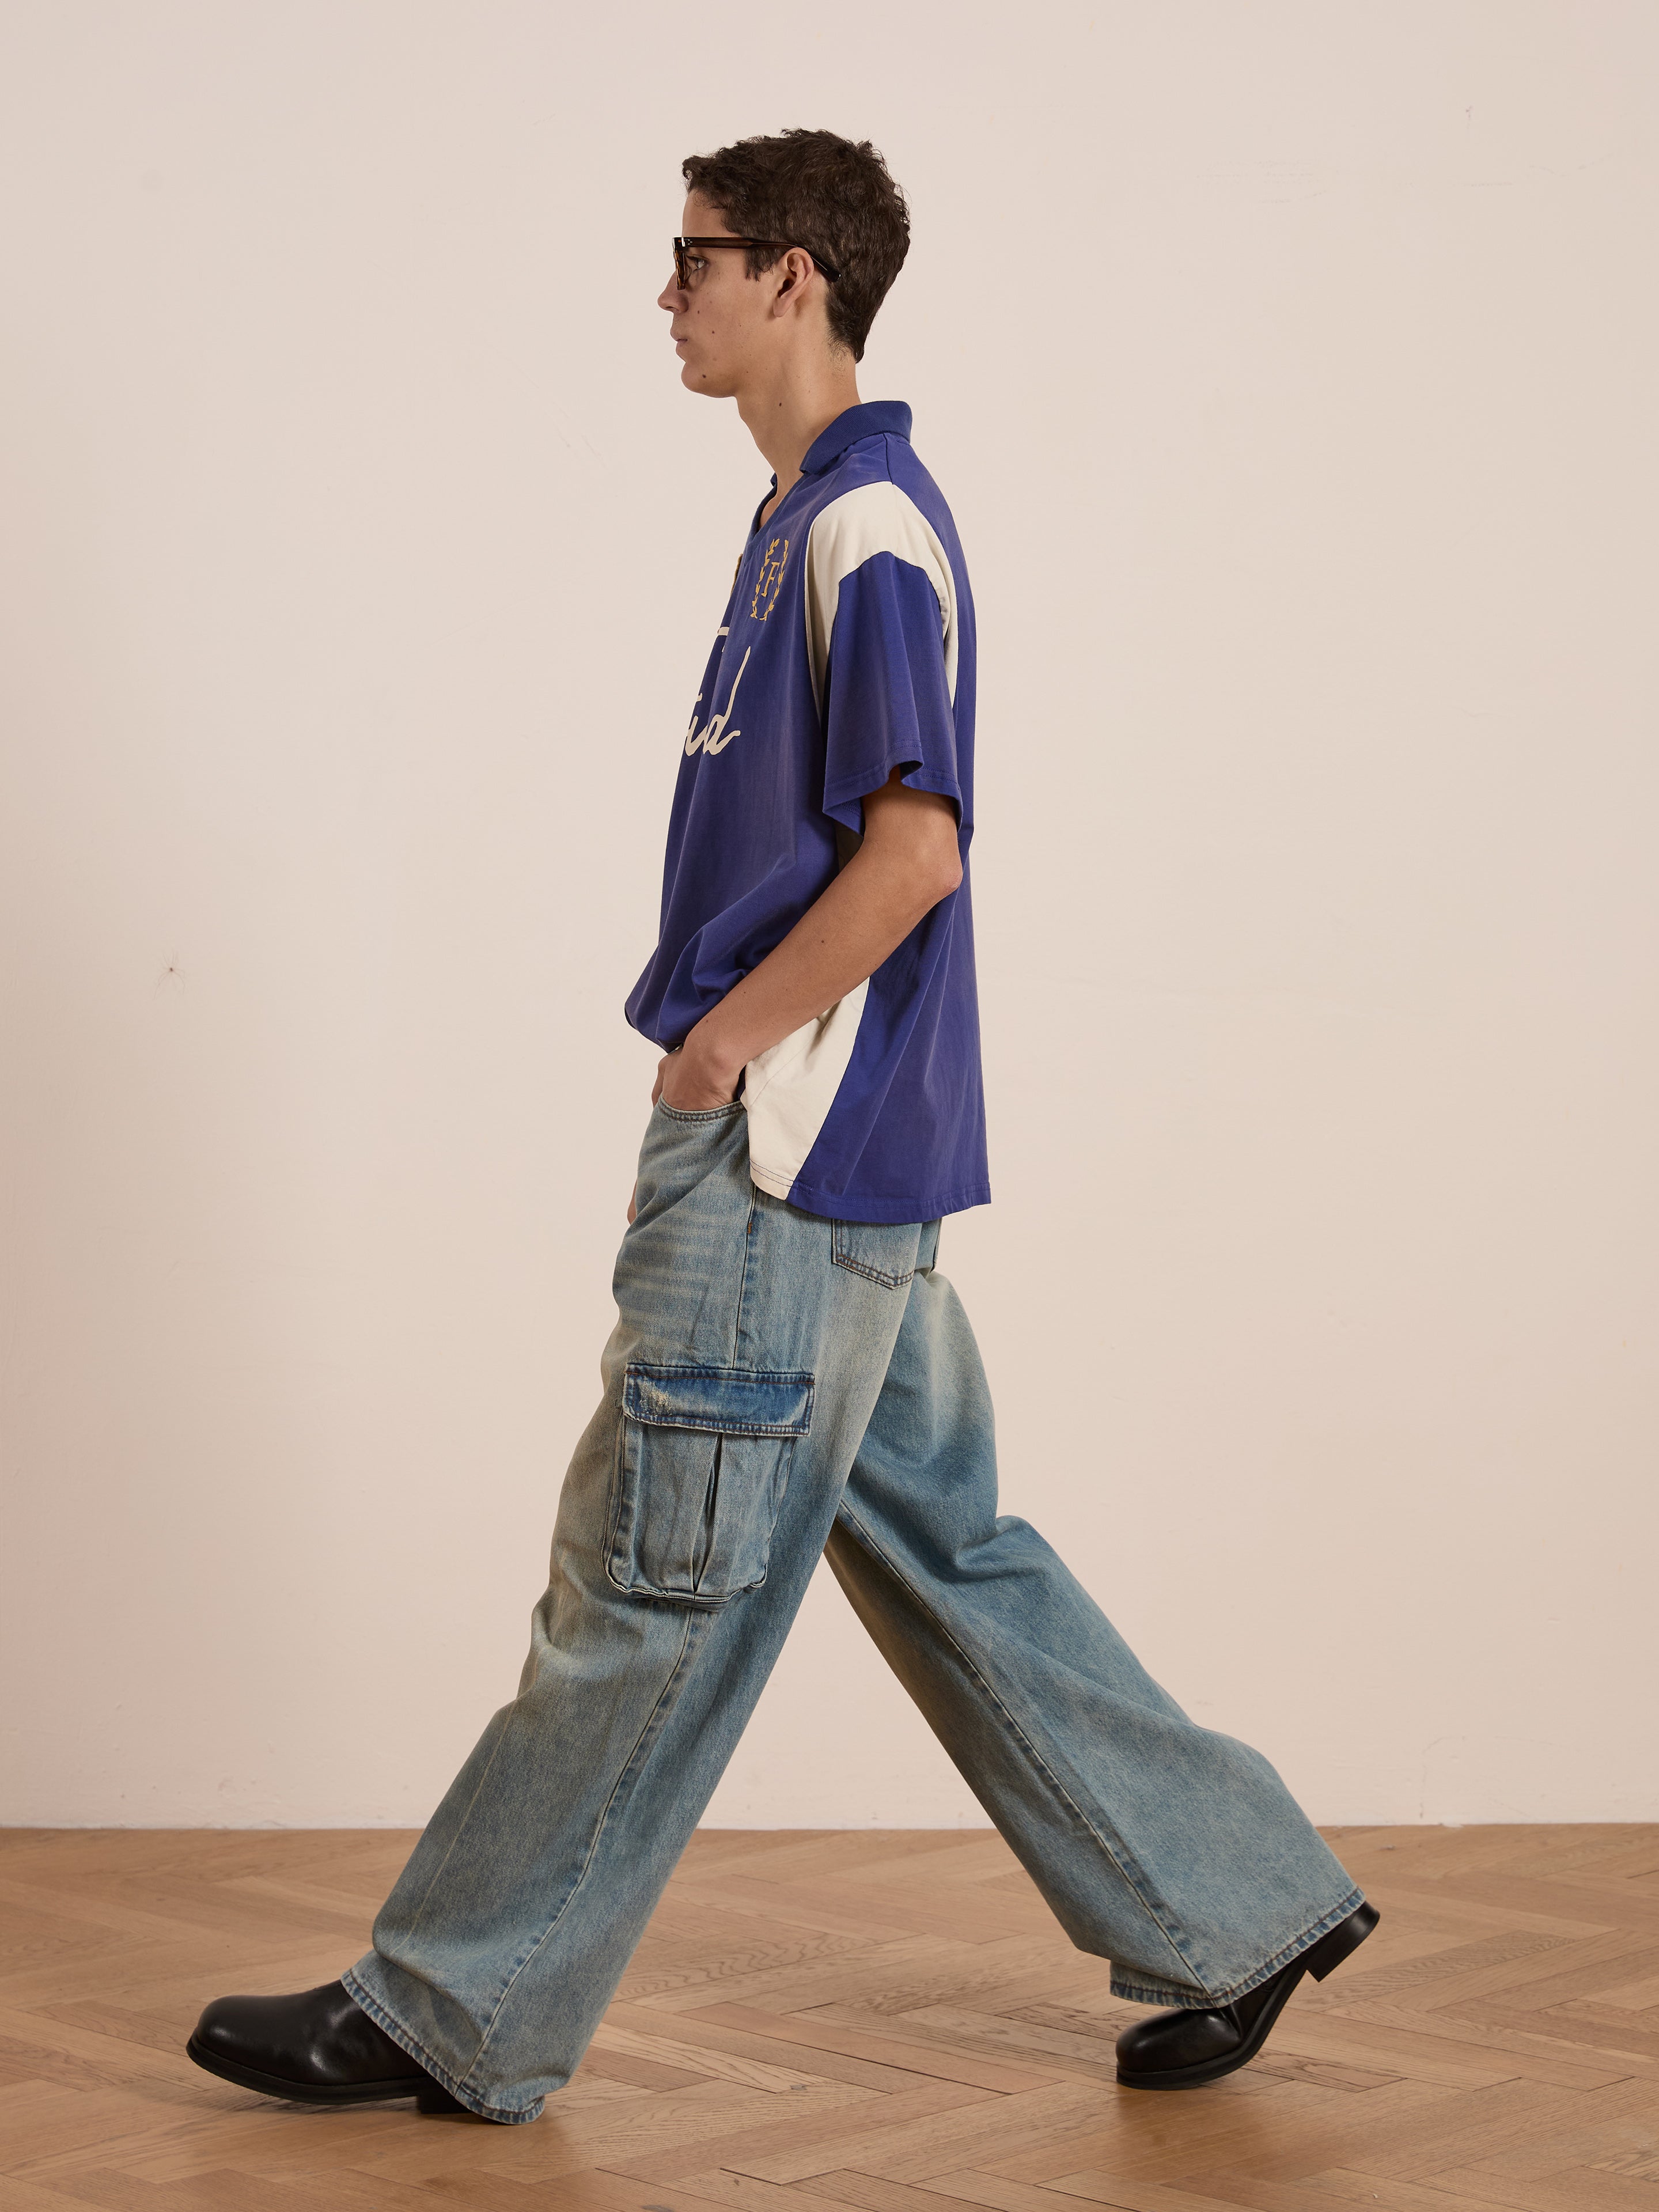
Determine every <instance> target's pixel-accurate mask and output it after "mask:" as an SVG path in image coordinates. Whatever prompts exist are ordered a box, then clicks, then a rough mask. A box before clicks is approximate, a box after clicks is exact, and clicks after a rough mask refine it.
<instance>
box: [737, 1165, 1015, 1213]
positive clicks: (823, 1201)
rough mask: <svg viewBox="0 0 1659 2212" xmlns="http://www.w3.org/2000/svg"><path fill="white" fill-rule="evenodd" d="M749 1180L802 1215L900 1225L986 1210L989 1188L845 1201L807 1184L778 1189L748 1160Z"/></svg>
mask: <svg viewBox="0 0 1659 2212" xmlns="http://www.w3.org/2000/svg"><path fill="white" fill-rule="evenodd" d="M749 1179H750V1182H757V1183H758V1184H759V1185H760V1187H761V1188H762V1189H763V1191H766V1192H768V1193H769V1194H770V1195H771V1196H772V1197H773V1198H781V1199H783V1200H787V1203H788V1204H789V1205H791V1206H798V1207H799V1209H800V1211H801V1212H803V1213H816V1214H818V1215H820V1216H822V1217H823V1218H824V1219H825V1220H828V1221H873V1222H880V1223H884V1224H890V1223H893V1222H899V1221H937V1220H939V1218H941V1217H942V1216H943V1215H945V1214H947V1213H965V1212H967V1210H968V1208H969V1206H988V1205H989V1204H990V1203H991V1186H990V1184H989V1183H988V1182H979V1183H974V1184H972V1185H970V1186H969V1188H967V1189H966V1190H959V1191H949V1192H946V1193H945V1194H944V1195H943V1196H935V1197H929V1198H893V1199H880V1198H848V1197H847V1196H845V1195H836V1194H834V1193H832V1192H829V1191H823V1190H815V1189H813V1188H812V1187H811V1184H810V1183H802V1182H793V1183H790V1184H789V1185H788V1186H787V1188H784V1189H781V1190H780V1189H779V1188H778V1182H779V1178H777V1177H776V1176H770V1175H769V1170H766V1169H764V1168H757V1167H756V1165H755V1164H754V1163H753V1161H752V1160H751V1161H750V1166H749Z"/></svg>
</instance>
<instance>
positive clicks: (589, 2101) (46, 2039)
mask: <svg viewBox="0 0 1659 2212" xmlns="http://www.w3.org/2000/svg"><path fill="white" fill-rule="evenodd" d="M1328 1833H1329V1834H1330V1837H1331V1840H1332V1842H1333V1844H1334V1846H1335V1848H1336V1850H1337V1851H1338V1853H1339V1855H1340V1857H1341V1858H1342V1859H1343V1861H1344V1862H1345V1863H1346V1865H1347V1866H1348V1868H1349V1869H1351V1870H1352V1873H1353V1875H1354V1876H1355V1879H1356V1880H1357V1881H1358V1882H1359V1883H1360V1885H1361V1887H1363V1888H1364V1890H1365V1891H1366V1893H1367V1894H1368V1895H1369V1896H1370V1897H1371V1898H1372V1899H1374V1900H1375V1901H1376V1903H1377V1904H1379V1905H1381V1906H1382V1908H1383V1921H1382V1924H1381V1926H1380V1927H1379V1928H1378V1929H1377V1931H1376V1935H1375V1936H1372V1937H1371V1939H1370V1942H1368V1943H1367V1944H1366V1946H1365V1948H1364V1950H1363V1951H1362V1952H1361V1953H1359V1954H1358V1956H1357V1957H1356V1958H1354V1959H1352V1960H1350V1961H1349V1963H1348V1964H1347V1965H1346V1966H1344V1967H1342V1968H1340V1969H1339V1970H1338V1972H1336V1973H1335V1974H1334V1976H1333V1977H1332V1978H1331V1979H1330V1980H1329V1981H1328V1982H1327V1983H1325V1984H1314V1983H1311V1982H1306V1981H1304V1983H1303V1984H1301V1985H1300V1986H1299V1988H1298V1989H1297V1993H1296V1995H1295V1996H1293V1997H1292V1998H1291V2002H1290V2005H1289V2006H1288V2008H1286V2011H1285V2015H1284V2017H1283V2018H1282V2020H1281V2021H1280V2022H1279V2026H1278V2027H1277V2028H1276V2029H1275V2031H1274V2033H1273V2038H1272V2039H1271V2041H1270V2042H1269V2044H1268V2045H1267V2049H1266V2051H1264V2052H1263V2054H1262V2056H1261V2058H1259V2059H1258V2060H1257V2061H1256V2062H1255V2064H1254V2065H1252V2066H1249V2067H1248V2068H1246V2069H1243V2070H1242V2071H1240V2072H1239V2073H1237V2074H1235V2075H1231V2076H1230V2077H1229V2078H1228V2079H1227V2080H1226V2081H1222V2082H1218V2083H1217V2084H1215V2085H1214V2086H1212V2087H1210V2088H1207V2089H1200V2090H1194V2091H1190V2092H1188V2093H1182V2094H1179V2095H1166V2096H1149V2095H1147V2094H1146V2093H1144V2092H1137V2091H1133V2090H1128V2089H1121V2088H1119V2087H1117V2086H1116V2084H1115V2081H1114V2080H1113V2063H1112V2040H1113V2038H1114V2036H1115V2034H1116V2033H1117V2030H1118V2029H1119V2027H1121V2025H1122V2024H1123V2022H1124V2021H1127V2020H1129V2019H1132V2018H1138V2017H1139V2016H1140V2015H1139V2010H1138V2008H1132V2007H1129V2006H1127V2005H1121V2004H1119V2003H1118V2002H1115V2000H1114V1999H1113V1997H1112V1996H1111V1995H1110V1994H1109V1990H1108V1988H1107V1975H1108V1969H1107V1966H1106V1965H1105V1962H1104V1961H1103V1960H1099V1959H1091V1958H1087V1957H1085V1956H1084V1955H1083V1954H1081V1953H1079V1952H1077V1951H1074V1950H1073V1948H1071V1946H1070V1944H1069V1943H1068V1942H1066V1939H1065V1937H1064V1936H1062V1935H1061V1934H1060V1930H1059V1929H1058V1928H1057V1927H1056V1926H1055V1924H1054V1922H1053V1921H1052V1920H1051V1919H1050V1917H1049V1916H1048V1912H1047V1911H1045V1909H1044V1908H1043V1906H1042V1904H1041V1903H1040V1902H1039V1900H1038V1899H1037V1897H1036V1893H1035V1892H1034V1891H1033V1889H1032V1888H1031V1886H1030V1882H1029V1881H1028V1880H1027V1879H1026V1877H1025V1875H1024V1874H1023V1873H1022V1872H1021V1871H1020V1869H1019V1868H1018V1866H1017V1865H1016V1864H1015V1863H1014V1862H1013V1860H1012V1858H1011V1857H1010V1856H1009V1854H1008V1852H1007V1850H1006V1848H1005V1847H1004V1845H1003V1844H1002V1843H1001V1842H1000V1840H999V1839H998V1838H996V1837H995V1836H994V1835H991V1834H989V1833H982V1832H977V1831H975V1832H966V1833H963V1832H949V1833H909V1832H897V1833H896V1832H890V1831H889V1832H877V1833H869V1832H860V1833H854V1834H847V1833H836V1834H809V1833H802V1832H799V1831H788V1832H781V1833H768V1834H744V1833H733V1832H718V1831H717V1832H710V1833H706V1834H703V1835H701V1836H699V1837H698V1838H696V1841H695V1843H694V1844H693V1845H692V1848H691V1850H690V1852H689V1853H688V1854H687V1857H686V1858H685V1860H684V1863H683V1864H682V1866H681V1868H680V1870H679V1872H678V1875H677V1876H676V1878H675V1880H674V1882H673V1884H672V1886H671V1888H670V1890H669V1892H668V1893H667V1896H666V1897H665V1899H664V1902H663V1904H662V1906H661V1908H660V1910H659V1912H658V1914H657V1917H656V1919H655V1921H654V1922H653V1925H652V1927H651V1929H650V1932H649V1934H648V1935H647V1938H646V1941H645V1942H644V1944H643V1945H642V1946H641V1949H640V1951H639V1953H638V1954H637V1955H636V1957H635V1960H634V1963H633V1966H632V1968H631V1970H630V1972H629V1977H628V1980H627V1982H626V1984H624V1986H623V1990H622V1991H621V1993H620V1995H619V1996H618V1999H617V2002H616V2003H615V2004H614V2005H613V2006H612V2008H611V2013H610V2015H609V2017H608V2019H607V2020H606V2021H605V2025H604V2026H603V2027H601V2028H600V2030H599V2035H598V2037H597V2039H596V2040H595V2042H594V2043H593V2045H592V2048H591V2050H590V2051H589V2053H588V2056H587V2057H586V2061H585V2062H584V2063H583V2066H582V2068H581V2070H580V2074H579V2075H578V2076H577V2078H576V2079H575V2081H573V2082H572V2083H571V2084H570V2086H569V2087H568V2088H567V2089H565V2090H563V2091H562V2092H561V2093H560V2094H559V2095H558V2096H557V2097H556V2098H554V2099H551V2100H550V2101H549V2104H548V2107H547V2111H546V2112H545V2114H544V2117H543V2118H542V2119H541V2120H540V2121H538V2123H536V2124H534V2125H532V2126H528V2127H519V2128H501V2127H492V2126H490V2125H489V2124H488V2123H486V2122H481V2121H477V2120H474V2119H472V2118H459V2119H457V2118H425V2119H423V2118H419V2117H418V2116H417V2115H416V2112H415V2110H414V2107H413V2106H409V2105H398V2106H392V2107H389V2108H381V2109H379V2110H375V2109H374V2108H369V2109H368V2110H360V2111H356V2112H327V2111H322V2112H319V2111H316V2110H314V2109H312V2108H308V2107H306V2106H291V2105H281V2104H276V2103H273V2102H271V2101H270V2100H266V2099H264V2098H261V2097H258V2096H254V2095H251V2094H249V2093H245V2092H243V2091H241V2090H239V2089H235V2088H233V2087H230V2086H229V2084H228V2083H224V2082H221V2081H215V2080H214V2079H212V2078H211V2077H210V2076H209V2075H205V2074H203V2073H200V2072H198V2071H197V2069H196V2068H195V2067H194V2066H192V2065H191V2063H190V2062H189V2061H188V2060H187V2059H186V2058H185V2055H184V2051H183V2049H182V2045H183V2041H184V2038H185V2033H186V2032H187V2031H188V2029H189V2027H190V2026H191V2023H192V2021H194V2019H195V2017H196V2015H197V2011H198V2010H199V2009H200V2008H201V2006H202V2005H203V2003H204V2002H205V2001H206V2000H207V1999H208V1998H209V1997H210V1996H216V1995H219V1994H221V1993H223V1992H227V1991H231V1990H297V1989H305V1988H307V1987H309V1986H311V1985H313V1984H316V1983H318V1982H320V1981H325V1980H327V1979H329V1978H331V1977H332V1976H333V1975H334V1974H336V1973H337V1972H339V1970H340V1968H341V1967H342V1966H345V1965H346V1964H348V1963H349V1961H350V1960H352V1959H353V1958H355V1957H356V1955H357V1954H359V1952H360V1951H361V1950H362V1948H363V1947H364V1943H365V1939H366V1936H367V1933H368V1924H369V1920H370V1917H371V1914H372V1912H373V1910H374V1905H376V1904H377V1903H378V1901H379V1899H380V1897H381V1896H382V1894H383V1893H384V1892H385V1890H386V1887H387V1885H388V1884H389V1882H390V1881H391V1880H392V1876H393V1875H395V1874H396V1872H397V1870H398V1867H399V1866H400V1865H401V1863H402V1862H403V1858H404V1854H405V1853H406V1851H407V1850H408V1847H409V1844H410V1841H411V1840H412V1839H411V1838H410V1837H408V1836H404V1835H397V1834H390V1833H386V1832H348V1833H309V1834H295V1833H282V1834H273V1833H270V1832H253V1833H249V1832H232V1833H228V1834H227V1833H222V1832H190V1833H184V1834H166V1833H158V1832H142V1831H140V1832H131V1831H128V1832H85V1831H82V1832H62V1833H47V1832H42V1831H40V1830H27V1829H25V1830H18V1829H13V1830H10V1831H5V1832H0V2212H65V2208H66V2207H70V2206H75V2205H102V2206H107V2207H110V2208H112V2212H218V2208H224V2212H358V2208H362V2212H458V2208H471V2207H477V2208H478V2212H538V2208H543V2207H546V2208H555V2207H556V2208H559V2212H701V2208H704V2207H707V2206H710V2205H724V2206H752V2207H754V2208H756V2212H825V2208H826V2207H829V2206H833V2205H846V2206H860V2207H863V2208H866V2212H948V2208H950V2207H951V2206H953V2205H988V2206H994V2207H999V2208H1001V2212H1077V2208H1079V2207H1080V2206H1084V2205H1118V2206H1123V2207H1129V2208H1134V2212H1201V2208H1206V2207H1207V2208H1211V2212H1213V2208H1215V2207H1218V2206H1222V2205H1249V2206H1255V2207H1259V2208H1261V2212H1314V2208H1324V2207H1335V2206H1345V2207H1351V2208H1352V2207H1372V2208H1375V2212H1452V2208H1455V2207H1457V2206H1468V2207H1474V2206H1480V2207H1491V2206H1494V2205H1512V2206H1516V2207H1524V2208H1527V2212H1593V2208H1596V2207H1600V2206H1603V2205H1605V2206H1608V2207H1615V2206H1616V2207H1626V2208H1630V2212H1659V1829H1656V1828H1637V1827H1607V1828H1520V1827H1501V1828H1464V1829H1458V1830H1448V1829H1443V1828H1393V1829H1375V1828H1371V1829H1346V1830H1336V1831H1328Z"/></svg>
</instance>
